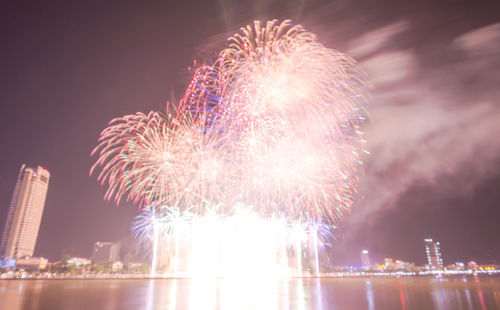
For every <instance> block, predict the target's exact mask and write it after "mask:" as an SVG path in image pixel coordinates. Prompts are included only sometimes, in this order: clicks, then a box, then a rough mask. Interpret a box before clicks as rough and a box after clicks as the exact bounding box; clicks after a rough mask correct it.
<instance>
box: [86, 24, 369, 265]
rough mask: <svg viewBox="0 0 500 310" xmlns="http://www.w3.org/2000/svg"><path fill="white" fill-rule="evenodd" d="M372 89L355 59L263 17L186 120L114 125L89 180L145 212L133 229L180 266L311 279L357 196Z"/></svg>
mask: <svg viewBox="0 0 500 310" xmlns="http://www.w3.org/2000/svg"><path fill="white" fill-rule="evenodd" d="M366 88H367V87H366V78H365V75H364V74H363V73H362V72H360V71H359V70H358V69H357V68H356V66H355V62H354V60H352V59H351V58H349V57H348V56H346V55H344V54H342V53H340V52H337V51H334V50H332V49H328V48H326V47H325V46H324V45H323V44H321V43H320V42H319V41H318V40H317V38H316V36H315V35H314V34H312V33H310V32H307V31H306V30H305V29H304V28H303V27H302V26H300V25H292V24H291V23H290V21H284V22H282V23H279V22H278V21H276V20H273V21H268V22H266V23H261V22H258V21H256V22H254V23H253V24H252V25H248V26H246V27H244V28H242V29H241V31H240V33H237V34H235V35H233V36H232V37H230V38H229V39H228V42H227V45H226V48H224V49H223V50H222V51H220V53H219V54H218V57H217V59H216V60H215V61H214V62H213V63H212V64H210V65H202V66H200V67H199V68H198V69H197V70H196V71H195V73H194V76H193V79H192V81H191V83H190V84H189V85H188V87H187V90H186V93H185V95H184V97H183V98H182V99H181V101H180V102H179V104H178V106H177V109H176V113H174V114H175V116H171V114H169V113H172V111H166V114H165V115H162V114H160V113H156V112H150V113H149V114H147V115H146V114H142V113H137V114H135V115H127V116H124V117H121V118H118V119H115V120H113V121H111V122H110V124H109V126H108V127H107V128H106V129H105V130H104V131H103V132H102V134H101V138H100V140H99V144H98V146H97V147H96V148H95V149H94V151H93V153H92V154H97V156H98V159H97V161H96V163H95V164H94V166H93V167H92V170H91V173H92V172H93V171H95V170H100V172H99V174H98V179H99V180H100V181H101V182H102V183H107V184H108V190H107V192H106V198H108V199H111V198H114V199H115V200H116V201H117V203H118V202H119V201H120V199H121V198H124V197H125V198H126V199H130V200H132V201H134V202H137V203H139V204H140V205H141V206H144V210H145V211H144V212H143V213H142V214H140V215H139V216H138V217H137V219H136V222H135V224H134V228H133V229H134V231H135V232H136V234H138V235H140V236H142V237H143V238H145V239H148V238H152V239H153V244H154V246H155V247H159V248H160V249H156V250H155V251H154V253H155V255H156V252H158V251H159V252H162V251H163V252H167V253H169V254H165V255H166V257H167V260H166V263H165V264H166V265H169V266H170V268H169V270H170V271H173V272H179V270H180V269H183V270H190V271H191V272H194V271H196V273H199V272H200V270H205V269H207V268H212V270H218V269H219V268H218V267H217V268H213V267H214V266H226V267H227V266H233V264H229V262H234V261H237V262H242V263H243V264H244V265H245V266H248V264H251V263H252V262H253V264H254V265H255V264H257V265H258V266H260V267H259V269H260V270H266V273H272V272H271V269H272V270H280V269H282V268H281V267H283V266H290V265H293V268H294V269H295V270H299V271H302V269H303V268H304V266H303V264H302V258H303V257H304V256H309V257H313V258H314V261H315V264H312V265H314V266H313V267H311V268H309V269H310V270H313V271H315V272H316V273H319V263H318V248H319V247H320V246H322V245H324V244H326V243H327V239H328V236H330V235H331V227H333V226H334V225H335V224H336V223H338V222H339V221H340V220H342V218H343V216H344V214H345V212H346V211H348V210H349V208H350V207H351V205H352V203H353V201H354V198H355V194H356V191H357V183H358V178H359V170H360V168H361V164H362V162H361V159H360V157H361V153H362V152H363V151H365V150H364V144H365V142H366V141H365V140H364V139H363V132H362V131H361V129H360V126H361V125H362V124H363V123H364V121H365V112H364V107H365V104H366V102H367V92H366ZM365 152H366V151H365ZM180 231H182V233H181V232H180ZM263 233H264V235H262V234H263ZM249 235H250V236H252V237H249ZM228 236H230V237H228ZM208 240H211V241H208ZM214 242H215V243H214ZM241 242H243V243H244V244H245V245H244V246H243V247H241V248H239V247H236V246H235V245H236V244H240V243H241ZM235 248H236V249H235ZM229 249H232V250H229ZM292 249H293V250H292ZM235 251H236V252H238V253H240V254H238V255H236V254H235V253H236V252H235ZM254 252H257V253H260V255H259V256H255V254H256V253H254ZM305 252H308V253H309V254H308V255H304V253H305ZM208 253H213V255H215V256H211V255H209V254H208ZM216 253H219V254H216ZM241 253H243V254H241ZM252 253H253V254H252ZM199 256H203V257H204V259H203V263H200V262H199V261H197V260H196V257H199ZM292 256H293V257H295V261H296V263H293V264H291V263H290V262H289V258H290V257H292ZM249 257H251V258H252V259H251V261H252V262H250V261H248V259H249ZM263 257H264V258H263ZM155 259H156V258H155ZM262 260H264V261H262ZM180 261H183V263H180ZM187 261H189V262H190V263H189V264H188V265H189V266H188V267H185V268H180V267H179V266H180V265H182V264H184V265H185V264H186V263H185V262H187ZM210 261H211V262H212V263H209V262H210ZM256 262H260V263H256ZM266 262H267V263H266ZM156 265H158V263H157V262H156V261H155V262H154V263H153V266H156ZM172 266H173V267H172ZM279 266H281V267H279ZM233 267H234V268H232V269H234V270H237V269H238V267H237V266H233ZM179 268H180V269H179ZM247 270H248V268H247ZM226 271H227V269H226ZM220 274H225V273H224V272H221V273H220Z"/></svg>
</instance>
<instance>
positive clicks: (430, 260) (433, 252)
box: [424, 239, 443, 268]
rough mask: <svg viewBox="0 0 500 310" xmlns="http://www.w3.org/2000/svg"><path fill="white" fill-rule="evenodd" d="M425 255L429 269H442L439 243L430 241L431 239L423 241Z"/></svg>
mask: <svg viewBox="0 0 500 310" xmlns="http://www.w3.org/2000/svg"><path fill="white" fill-rule="evenodd" d="M424 242H425V253H426V255H427V264H428V265H429V267H431V268H442V267H443V257H442V256H441V249H440V248H439V242H437V241H432V239H424Z"/></svg>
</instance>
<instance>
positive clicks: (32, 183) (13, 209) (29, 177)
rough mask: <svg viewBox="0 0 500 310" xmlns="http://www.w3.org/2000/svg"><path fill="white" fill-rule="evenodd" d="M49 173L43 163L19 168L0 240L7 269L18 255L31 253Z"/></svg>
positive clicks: (43, 203) (29, 254)
mask: <svg viewBox="0 0 500 310" xmlns="http://www.w3.org/2000/svg"><path fill="white" fill-rule="evenodd" d="M49 179H50V173H49V171H48V170H47V169H45V168H44V167H41V166H38V167H37V168H30V167H26V165H22V166H21V169H20V170H19V175H18V177H17V182H16V185H15V187H14V192H13V194H12V199H11V202H10V206H9V210H8V213H7V219H6V221H5V226H4V230H3V234H2V239H1V241H0V257H3V266H4V267H5V268H6V269H9V268H11V267H13V266H14V264H15V260H16V259H17V258H20V257H31V256H33V252H34V250H35V245H36V240H37V237H38V231H39V229H40V223H41V221H42V214H43V208H44V206H45V198H46V196H47V189H48V186H49Z"/></svg>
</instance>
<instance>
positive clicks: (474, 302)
mask: <svg viewBox="0 0 500 310" xmlns="http://www.w3.org/2000/svg"><path fill="white" fill-rule="evenodd" d="M0 309H9V310H27V309H34V310H41V309H43V310H45V309H51V310H52V309H120V310H132V309H133V310H136V309H146V310H153V309H191V310H198V309H222V310H227V309H231V310H232V309H298V310H306V309H315V310H321V309H369V310H372V309H374V310H375V309H379V310H380V309H384V310H385V309H403V310H410V309H440V310H441V309H500V278H494V277H484V278H477V277H476V278H474V277H455V278H443V279H434V278H423V277H422V278H401V279H397V278H388V279H380V278H375V279H367V278H358V279H355V278H346V279H337V278H296V279H265V278H250V279H249V278H226V279H214V278H208V277H207V278H200V279H157V280H126V279H122V280H118V279H113V280H0Z"/></svg>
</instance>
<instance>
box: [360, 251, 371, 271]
mask: <svg viewBox="0 0 500 310" xmlns="http://www.w3.org/2000/svg"><path fill="white" fill-rule="evenodd" d="M361 265H363V267H365V269H368V268H370V266H371V263H370V253H369V252H368V250H363V251H361Z"/></svg>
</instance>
